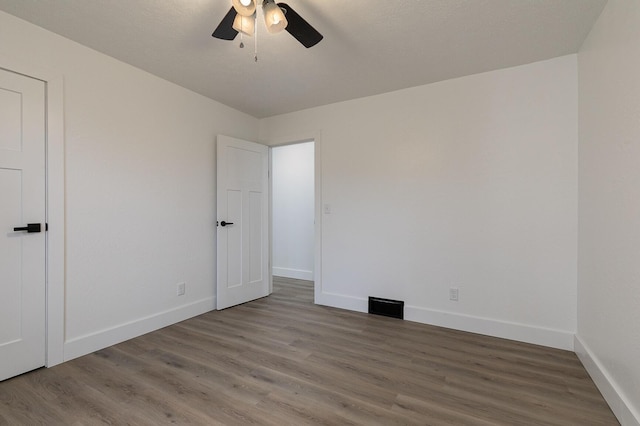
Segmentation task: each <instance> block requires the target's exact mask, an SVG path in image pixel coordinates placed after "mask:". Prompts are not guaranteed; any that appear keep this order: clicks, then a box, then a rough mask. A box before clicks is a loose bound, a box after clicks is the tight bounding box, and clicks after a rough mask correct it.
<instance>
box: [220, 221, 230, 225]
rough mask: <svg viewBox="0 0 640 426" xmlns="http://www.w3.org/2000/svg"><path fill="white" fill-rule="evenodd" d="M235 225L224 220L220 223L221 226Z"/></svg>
mask: <svg viewBox="0 0 640 426" xmlns="http://www.w3.org/2000/svg"><path fill="white" fill-rule="evenodd" d="M227 225H233V222H225V221H224V220H223V221H222V222H220V226H227Z"/></svg>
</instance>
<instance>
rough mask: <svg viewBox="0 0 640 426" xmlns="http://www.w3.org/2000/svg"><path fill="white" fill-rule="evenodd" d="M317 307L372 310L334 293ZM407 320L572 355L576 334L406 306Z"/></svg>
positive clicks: (357, 299) (364, 301) (360, 300)
mask: <svg viewBox="0 0 640 426" xmlns="http://www.w3.org/2000/svg"><path fill="white" fill-rule="evenodd" d="M316 303H317V304H319V305H325V306H332V307H334V308H341V309H348V310H351V311H357V312H368V310H369V307H368V299H364V298H360V297H353V296H345V295H341V294H334V293H320V296H319V298H318V300H316ZM404 319H405V320H407V321H414V322H419V323H422V324H429V325H435V326H438V327H445V328H452V329H455V330H461V331H468V332H471V333H478V334H484V335H486V336H493V337H500V338H503V339H510V340H517V341H519V342H526V343H533V344H535V345H542V346H548V347H551V348H557V349H564V350H569V351H573V338H574V333H573V332H570V331H564V330H553V329H547V328H542V327H535V326H531V325H526V324H518V323H512V322H506V321H499V320H495V319H491V318H481V317H475V316H471V315H463V314H458V313H454V312H446V311H437V310H434V309H426V308H421V307H418V306H411V305H405V306H404Z"/></svg>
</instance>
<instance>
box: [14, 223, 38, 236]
mask: <svg viewBox="0 0 640 426" xmlns="http://www.w3.org/2000/svg"><path fill="white" fill-rule="evenodd" d="M13 230H14V231H15V232H18V231H27V232H28V233H29V234H32V233H34V232H40V231H41V227H40V224H39V223H29V224H28V225H27V226H20V227H17V228H13Z"/></svg>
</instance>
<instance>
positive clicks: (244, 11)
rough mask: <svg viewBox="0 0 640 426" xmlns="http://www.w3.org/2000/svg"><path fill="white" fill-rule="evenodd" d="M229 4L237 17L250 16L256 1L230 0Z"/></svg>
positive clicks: (254, 9)
mask: <svg viewBox="0 0 640 426" xmlns="http://www.w3.org/2000/svg"><path fill="white" fill-rule="evenodd" d="M227 4H229V3H227ZM231 4H232V5H233V8H234V9H235V10H236V12H238V15H242V16H251V15H253V14H254V13H255V11H256V0H231Z"/></svg>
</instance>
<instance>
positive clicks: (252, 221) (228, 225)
mask: <svg viewBox="0 0 640 426" xmlns="http://www.w3.org/2000/svg"><path fill="white" fill-rule="evenodd" d="M217 159H218V160H217V175H218V185H217V191H218V192H217V201H218V212H217V214H218V231H217V235H218V238H217V241H218V259H217V263H218V282H217V309H225V308H228V307H230V306H235V305H238V304H240V303H245V302H248V301H250V300H254V299H258V298H260V297H265V296H268V295H269V291H270V286H269V281H270V280H269V174H268V172H269V149H268V147H266V146H265V145H260V144H257V143H253V142H247V141H243V140H240V139H234V138H230V137H227V136H222V135H219V136H218V141H217Z"/></svg>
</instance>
